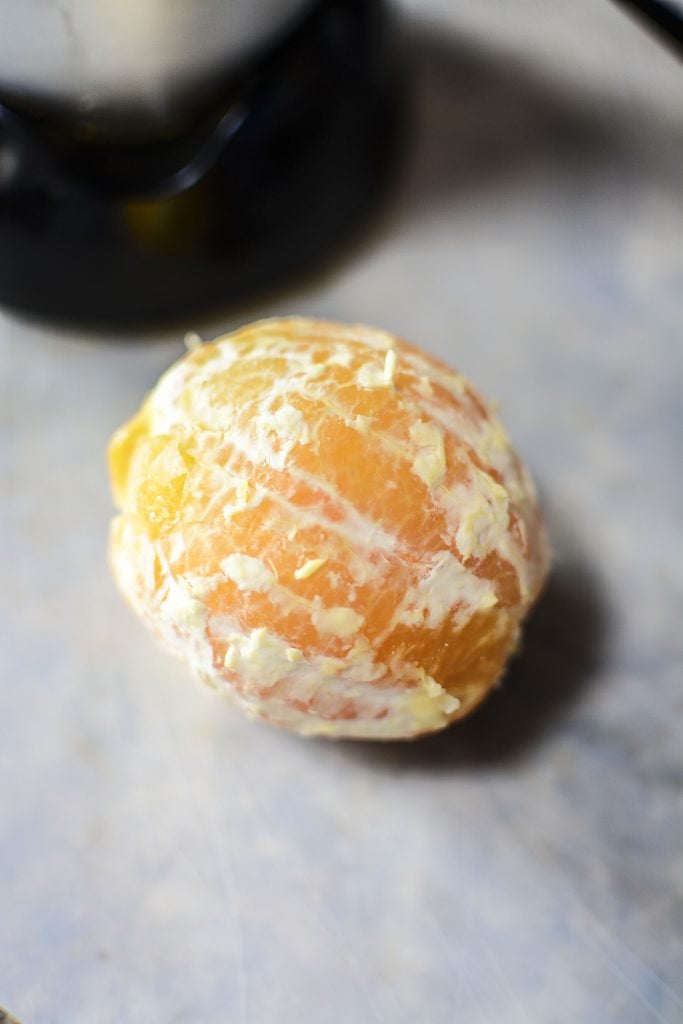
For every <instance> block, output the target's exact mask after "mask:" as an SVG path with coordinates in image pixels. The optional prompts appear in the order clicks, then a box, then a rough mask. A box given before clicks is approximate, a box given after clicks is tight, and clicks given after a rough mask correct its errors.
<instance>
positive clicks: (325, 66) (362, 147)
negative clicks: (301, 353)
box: [0, 0, 401, 327]
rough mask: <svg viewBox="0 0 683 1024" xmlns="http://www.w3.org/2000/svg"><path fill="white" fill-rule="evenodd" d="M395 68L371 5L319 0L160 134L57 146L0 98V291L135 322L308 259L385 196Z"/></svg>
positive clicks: (221, 304) (191, 308)
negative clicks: (223, 90)
mask: <svg viewBox="0 0 683 1024" xmlns="http://www.w3.org/2000/svg"><path fill="white" fill-rule="evenodd" d="M399 63H400V62H399V59H398V53H397V37H396V34H395V31H394V25H393V21H392V19H391V16H390V14H389V13H388V12H387V10H386V7H385V5H384V3H382V2H380V0H325V2H323V3H319V4H317V5H316V6H315V7H314V8H313V10H312V12H311V13H310V14H309V15H308V17H307V18H306V19H305V20H304V21H303V22H302V23H301V24H300V25H299V26H298V27H297V28H296V29H295V30H294V31H293V33H292V34H291V36H290V37H289V38H288V39H287V40H286V41H285V42H284V43H283V45H281V46H279V47H278V48H277V49H276V50H275V51H274V52H273V53H271V54H270V55H269V56H268V57H267V58H266V59H264V60H263V61H262V62H261V63H260V64H258V65H257V66H256V67H252V68H251V69H249V71H248V72H247V73H245V74H244V75H243V76H242V77H241V79H240V81H239V82H238V83H237V84H236V85H235V84H233V85H232V86H231V88H230V92H229V95H228V97H227V98H224V100H223V103H222V104H221V106H220V108H218V109H215V110H214V111H213V113H212V114H211V115H210V117H209V118H208V120H207V121H205V123H204V124H202V125H201V126H200V127H199V128H195V129H194V130H193V131H192V132H185V133H184V134H183V135H182V136H180V137H178V138H176V139H174V140H171V141H165V142H163V143H156V144H154V145H149V146H140V145H136V146H135V147H123V146H120V145H119V146H113V145H105V144H103V143H102V142H101V141H99V142H97V143H96V144H95V143H92V142H88V143H84V142H82V141H81V142H77V143H76V142H74V141H73V140H68V139H67V141H64V136H63V135H60V134H58V133H55V132H54V130H50V129H45V127H44V126H42V125H41V126H38V127H37V126H36V125H35V124H34V123H32V122H31V121H29V120H28V119H27V118H25V117H21V116H19V115H17V113H16V112H11V111H10V110H8V109H7V108H6V107H4V108H3V107H1V106H0V303H2V304H4V305H7V306H10V307H14V308H16V309H20V310H23V311H27V312H30V313H32V314H34V315H38V316H41V317H46V318H49V319H52V320H60V321H63V322H69V323H72V324H81V325H89V326H97V327H109V326H112V327H134V326H141V325H151V324H154V323H160V322H170V321H173V320H177V319H186V318H187V317H188V316H189V315H197V316H198V315H200V314H202V313H207V312H210V311H212V310H218V309H225V308H227V307H229V306H230V305H231V304H233V305H234V304H236V303H241V302H243V301H244V300H246V299H248V298H251V297H253V296H254V295H255V294H256V293H258V292H259V291H261V290H263V289H266V288H271V287H273V286H275V285H280V284H283V283H285V282H287V281H291V280H293V279H294V278H296V276H297V275H300V274H303V273H305V272H309V271H311V270H313V269H314V268H316V266H317V265H319V264H320V263H321V262H322V261H323V260H324V259H325V258H327V257H328V256H329V254H330V253H331V251H333V250H334V248H335V247H336V246H338V245H339V244H340V243H342V242H343V241H344V240H346V239H347V238H348V236H349V235H350V233H351V232H352V230H353V229H354V227H357V226H358V224H359V222H360V221H362V219H363V218H364V217H365V216H366V215H367V214H368V213H369V212H370V211H371V210H372V208H373V207H374V206H375V204H376V201H377V200H378V198H379V197H380V195H381V194H382V191H383V186H384V184H385V182H386V178H387V174H388V172H389V170H390V168H391V166H392V164H393V163H394V161H395V152H396V145H397V141H398V137H399V135H400V132H401V116H400V110H401V87H400V69H399Z"/></svg>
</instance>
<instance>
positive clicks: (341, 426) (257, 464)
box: [110, 319, 547, 737]
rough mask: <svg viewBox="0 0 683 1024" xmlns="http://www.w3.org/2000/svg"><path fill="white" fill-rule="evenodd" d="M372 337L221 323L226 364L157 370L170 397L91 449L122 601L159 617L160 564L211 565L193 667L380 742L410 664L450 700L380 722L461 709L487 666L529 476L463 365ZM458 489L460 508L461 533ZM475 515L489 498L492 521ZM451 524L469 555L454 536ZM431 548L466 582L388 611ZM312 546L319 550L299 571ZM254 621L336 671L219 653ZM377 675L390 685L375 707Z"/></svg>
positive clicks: (181, 628)
mask: <svg viewBox="0 0 683 1024" xmlns="http://www.w3.org/2000/svg"><path fill="white" fill-rule="evenodd" d="M368 339H369V341H370V344H368ZM385 339H388V336H386V335H383V334H379V333H377V335H376V334H375V333H374V332H371V331H370V330H369V329H360V328H345V327H342V326H340V325H330V324H326V323H321V322H316V321H304V320H298V319H297V320H284V321H265V322H263V323H261V324H256V325H254V326H253V327H250V328H245V329H243V330H242V331H240V332H237V333H236V334H234V335H232V336H229V337H228V339H227V342H228V344H229V348H230V352H231V353H232V355H231V357H230V359H229V360H227V361H226V360H225V358H224V349H225V344H224V343H217V344H207V345H204V346H202V347H201V348H200V349H198V350H197V351H195V352H192V353H190V354H189V355H188V356H186V357H185V359H184V360H183V361H182V363H181V364H179V365H178V366H176V367H175V368H173V369H172V370H171V371H170V372H169V375H167V376H170V375H173V374H175V377H174V386H173V387H172V388H170V389H169V388H168V387H167V392H168V391H171V392H172V400H169V399H168V397H167V396H165V397H163V401H162V399H161V398H160V397H159V394H158V392H156V391H155V392H153V393H152V395H151V396H150V398H148V400H147V402H146V403H145V405H143V407H142V409H141V411H140V412H139V413H138V415H137V416H136V417H134V418H133V419H132V420H131V421H130V422H129V423H128V424H126V425H125V426H124V427H122V428H121V430H120V431H118V432H117V434H116V435H115V437H114V438H113V440H112V444H111V448H110V465H111V475H112V482H113V489H114V493H115V497H116V499H117V503H118V504H119V506H120V508H121V516H120V517H119V518H118V519H117V520H115V524H114V529H113V533H112V560H113V564H114V568H115V571H116V573H117V576H118V578H119V580H120V582H121V586H122V587H123V589H124V591H125V592H126V594H127V596H128V597H129V599H130V600H131V601H132V603H133V604H134V606H135V607H136V608H137V609H138V610H139V611H140V612H141V614H142V615H143V616H144V618H145V619H146V620H147V621H148V622H149V623H150V624H151V625H152V627H153V628H157V625H158V623H157V619H158V617H159V615H160V609H162V607H163V602H164V600H165V597H166V596H167V595H168V590H169V579H170V580H171V581H175V580H185V579H188V578H191V579H192V580H195V581H196V580H197V579H198V578H201V579H202V580H204V581H209V583H208V584H207V585H206V586H205V587H203V588H200V590H201V593H200V594H199V598H198V599H199V602H200V604H201V608H202V609H203V611H202V614H201V616H200V618H201V620H202V629H201V632H202V633H203V639H204V641H205V643H206V644H208V648H209V649H210V660H211V668H208V667H207V662H206V661H205V662H204V666H203V669H202V672H201V674H202V675H203V676H204V678H207V675H208V676H212V678H209V679H208V681H210V682H212V683H213V684H214V685H218V686H220V687H222V688H225V689H227V690H228V691H230V692H232V693H233V695H235V696H236V697H238V698H239V699H240V700H241V703H243V706H245V709H246V710H247V711H250V712H251V713H253V714H256V715H258V716H260V717H263V718H268V719H271V720H273V721H275V722H277V723H279V724H284V725H290V727H292V728H299V729H300V731H311V732H315V731H321V732H325V733H327V734H335V733H336V731H337V730H336V725H339V730H338V731H339V734H342V735H369V736H374V735H377V736H379V737H381V736H383V735H384V733H383V732H382V722H383V721H384V720H391V717H392V703H391V702H392V701H396V700H398V699H400V698H401V695H402V693H403V692H405V693H413V692H415V693H422V691H423V690H424V679H425V678H428V679H429V680H432V681H434V682H435V683H436V684H438V687H439V688H442V689H443V691H445V693H446V694H448V695H451V696H452V697H455V698H456V700H455V701H451V702H450V703H446V705H444V706H445V707H446V708H447V709H449V710H446V711H444V712H442V713H441V715H440V716H439V715H437V714H436V713H435V714H434V715H431V714H427V713H426V712H425V713H423V710H421V709H423V704H424V701H423V702H419V701H418V702H417V704H416V705H415V707H416V712H415V715H414V716H413V719H414V720H412V722H411V718H410V714H408V715H407V716H406V715H405V714H403V713H402V717H401V722H404V724H403V725H399V724H396V723H394V725H393V726H391V728H390V729H389V735H412V734H414V733H415V734H417V733H420V732H425V731H430V730H431V729H432V728H441V727H443V725H445V724H447V723H448V721H451V720H453V719H454V718H457V717H461V716H462V715H463V714H466V713H467V712H468V711H469V710H470V709H471V707H473V706H474V705H475V704H476V703H478V702H479V700H480V699H481V697H482V696H483V695H484V694H485V692H486V691H487V690H488V689H489V688H490V687H491V686H492V685H493V684H494V683H495V681H496V680H497V679H498V677H499V675H500V673H501V671H502V669H503V667H504V664H505V661H506V659H507V657H508V656H509V654H510V653H511V651H512V649H513V648H514V646H515V643H516V637H517V634H518V628H519V623H520V621H521V618H522V617H523V615H524V614H525V612H526V610H527V609H528V607H529V606H530V605H531V603H532V602H533V600H534V599H535V597H536V595H537V593H538V591H539V589H540V586H541V584H542V581H543V578H544V575H545V571H546V565H547V553H546V547H545V540H544V536H543V529H542V524H541V520H540V515H539V511H538V507H537V504H536V500H535V495H534V492H533V487H532V485H531V484H530V481H529V480H528V477H527V476H526V474H525V473H524V471H523V469H522V467H521V464H520V463H519V460H518V459H517V457H516V455H515V454H514V453H513V452H512V450H511V449H510V448H509V444H508V442H507V439H506V438H505V435H504V434H503V433H502V428H500V425H499V424H498V423H497V421H496V420H495V419H494V417H493V416H492V414H491V413H489V412H488V410H487V409H486V407H485V406H484V404H483V402H482V400H481V399H480V398H479V397H478V396H477V395H476V394H475V393H474V392H473V390H472V388H471V387H470V386H469V385H468V384H467V383H466V382H464V381H463V379H462V378H456V376H455V375H454V374H453V373H452V371H449V370H447V368H445V367H444V366H442V364H440V363H438V362H437V361H436V360H434V359H432V358H430V357H428V356H426V355H424V354H422V353H419V352H418V351H417V350H415V349H412V348H411V347H409V346H407V345H405V344H404V343H402V342H398V341H396V340H395V339H389V340H385ZM389 350H391V351H393V352H395V364H396V365H395V369H394V371H393V375H392V376H391V381H390V383H388V384H387V383H384V382H383V379H382V374H383V373H386V378H387V380H388V378H389V376H390V371H391V369H392V367H391V366H390V364H389V363H388V362H386V361H387V359H388V358H389V359H390V360H391V359H393V358H394V357H393V356H392V357H387V355H386V353H387V351H389ZM340 353H341V355H340ZM233 357H234V358H233ZM337 357H338V358H339V361H337V362H335V358H337ZM344 364H346V365H344ZM385 366H386V367H387V369H386V371H385ZM212 367H215V370H214V369H213V368H212ZM363 367H366V368H367V367H370V370H369V371H368V370H363ZM364 374H365V376H364ZM368 374H370V376H368ZM373 375H374V376H373ZM368 381H369V383H368ZM378 381H379V383H377V382H378ZM162 406H163V408H162ZM359 417H360V418H359ZM416 425H417V427H416ZM420 429H422V433H420ZM426 430H431V431H432V433H431V434H425V431H426ZM434 431H436V432H437V435H436V436H439V435H440V437H441V439H442V456H443V460H442V461H443V465H441V464H440V463H438V459H439V458H440V457H441V455H440V450H439V448H438V444H437V446H436V448H429V445H427V446H426V447H425V446H424V445H422V444H421V441H422V440H423V435H424V436H426V437H432V436H433V434H434ZM479 442H481V443H479ZM421 451H422V452H423V453H424V452H426V453H427V457H428V458H430V459H432V460H437V463H438V464H437V465H436V469H437V470H439V466H440V467H441V468H440V470H439V472H438V473H436V476H435V479H433V480H432V479H431V476H430V474H431V469H430V468H429V467H431V466H432V463H431V462H427V463H425V465H427V467H428V470H427V471H425V472H421V471H420V470H419V469H418V470H416V465H418V462H417V461H416V460H417V459H418V457H419V456H420V452H421ZM435 472H436V470H435ZM432 475H433V474H432ZM482 481H483V483H482ZM482 486H483V487H484V490H483V491H481V493H480V490H478V488H481V487H482ZM496 487H497V488H498V491H496ZM458 495H462V501H463V502H464V505H465V506H466V507H469V506H468V502H469V503H470V505H471V508H472V509H473V510H474V511H472V516H473V517H474V518H472V522H473V523H474V524H475V528H473V532H472V537H470V534H468V533H467V531H466V529H465V528H466V527H467V523H468V522H469V520H466V519H465V513H464V512H463V514H460V512H459V510H458ZM482 495H483V497H482ZM490 495H493V496H494V498H495V501H497V502H498V505H499V506H500V508H502V509H503V513H500V512H499V511H498V512H496V510H495V509H494V507H493V506H494V498H490ZM503 495H505V497H503ZM487 496H488V497H487ZM473 502H474V504H472V503H473ZM487 502H489V504H490V506H491V510H490V520H491V523H490V524H489V523H488V521H487V520H486V515H487V508H488V505H487ZM482 510H483V511H482ZM494 513H495V514H499V515H500V514H502V515H503V519H502V520H501V522H502V526H501V527H500V528H499V534H498V535H495V536H494V535H493V525H491V524H493V523H494V519H495V515H494ZM482 516H483V519H482ZM481 524H483V525H481ZM487 530H488V532H489V534H491V536H488V534H487V532H486V531H487ZM463 531H464V532H463ZM477 531H479V532H477ZM482 531H483V533H484V535H485V536H486V537H488V540H487V543H486V544H485V545H484V547H483V548H482V543H480V534H481V533H482ZM462 537H465V538H466V539H467V538H469V539H470V540H471V541H472V544H474V547H475V549H476V550H475V551H474V552H468V550H465V551H462V550H460V546H459V538H460V543H463V541H462ZM468 543H469V541H468ZM141 552H144V553H145V557H144V559H142V558H141ZM236 553H238V554H239V556H247V558H251V559H255V560H257V561H258V564H259V565H260V566H261V567H262V568H263V571H264V572H265V574H266V577H267V583H266V584H264V585H263V586H259V587H255V586H254V587H251V586H250V587H246V588H245V587H244V586H242V585H241V584H240V583H239V581H236V580H234V579H231V578H230V577H229V575H228V574H226V571H225V563H226V559H228V560H229V559H230V556H234V555H235V554H236ZM511 553H512V554H511ZM447 556H449V557H450V556H452V558H453V559H454V560H455V562H457V563H459V565H461V566H463V581H464V584H465V583H466V586H465V588H464V590H463V593H462V594H460V593H459V592H457V591H454V592H452V593H451V594H450V596H449V598H448V602H447V603H448V610H447V612H446V613H445V614H437V613H436V612H433V611H432V610H430V608H431V605H430V604H429V601H430V600H432V598H431V597H430V598H429V600H427V601H426V604H427V607H421V606H419V601H418V605H417V606H416V607H417V611H415V610H414V609H413V614H410V613H408V614H401V609H402V608H403V609H404V611H405V609H406V604H405V602H406V595H413V597H415V596H416V595H420V594H422V593H426V592H427V590H428V582H427V583H425V580H426V578H427V577H428V574H429V572H430V571H433V569H434V566H435V565H436V564H437V563H439V560H441V561H443V560H444V559H445V558H446V557H447ZM513 556H514V557H513ZM136 559H137V560H138V561H140V562H141V564H136ZM150 562H153V569H150ZM309 562H311V563H317V562H321V563H322V564H320V565H319V566H317V567H316V568H315V569H314V570H312V571H311V572H310V575H305V573H303V572H302V567H303V566H305V565H306V564H307V563H309ZM249 564H251V563H249ZM449 565H452V562H450V561H449ZM297 570H299V576H300V577H301V578H297V575H295V574H297ZM420 588H422V589H420ZM473 588H474V589H473ZM484 593H485V598H484V599H482V600H481V601H479V603H477V601H475V600H473V597H472V595H473V594H475V595H479V596H481V594H484ZM409 603H410V602H409ZM423 603H424V602H423ZM442 603H443V602H442ZM333 609H346V610H349V609H350V610H351V611H352V612H353V613H354V618H353V623H355V624H357V628H355V629H351V628H350V626H347V624H346V619H343V617H342V618H340V617H339V616H337V618H334V615H333V617H332V620H330V621H332V622H333V625H334V624H335V623H337V619H339V621H340V622H342V619H343V628H329V623H328V619H329V616H328V617H327V618H326V613H328V612H329V611H330V610H333ZM409 611H410V609H408V612H409ZM347 617H348V616H347ZM227 623H229V628H227V627H226V624H227ZM321 623H322V625H321ZM326 623H327V625H325V624H326ZM169 628H170V632H171V634H173V635H175V636H176V637H177V644H175V643H174V641H173V636H171V639H170V641H169ZM197 628H198V627H197ZM260 629H266V630H267V631H268V635H269V636H272V637H273V638H275V639H276V640H277V641H278V642H282V644H284V645H286V646H287V647H288V648H291V649H293V650H295V651H298V652H299V656H300V657H301V660H302V662H303V664H305V665H306V666H312V665H313V664H318V663H319V662H320V658H321V657H322V658H328V659H330V658H331V659H339V661H340V662H342V663H343V664H340V666H339V672H338V673H337V675H338V679H337V680H336V682H333V680H334V679H335V677H334V674H333V671H332V670H333V668H334V665H332V667H331V668H329V667H328V669H326V673H327V674H321V673H320V672H318V676H319V678H318V677H316V679H315V680H314V684H313V683H312V684H311V685H308V684H307V685H306V686H305V687H303V689H302V687H301V686H300V685H298V683H297V679H298V677H297V676H296V673H290V672H289V671H288V673H286V674H284V675H283V676H282V678H275V679H273V678H269V679H268V680H262V681H261V682H259V679H258V678H257V677H255V676H254V673H250V675H249V678H248V679H245V674H244V671H240V668H239V667H234V668H231V667H230V663H231V661H230V658H231V656H230V651H229V647H230V645H231V643H232V640H231V637H233V638H234V636H235V635H236V633H235V631H237V634H239V635H240V636H243V637H250V636H253V635H254V631H258V630H260ZM158 631H159V632H160V633H161V634H162V635H163V636H164V637H165V639H166V642H167V643H169V642H170V645H171V646H174V647H176V649H177V650H178V651H181V650H182V647H183V643H184V642H185V641H186V640H188V636H189V633H190V632H191V630H190V628H189V626H187V624H186V623H183V622H177V623H170V627H169V624H168V623H167V624H166V626H165V627H164V629H163V630H158ZM186 634H188V636H186ZM188 642H189V641H188ZM367 652H370V656H371V661H372V664H373V665H374V667H375V670H374V671H373V675H374V678H373V679H368V680H362V679H361V680H360V681H359V685H358V686H355V685H351V684H349V685H348V687H346V689H345V688H344V685H343V681H344V678H345V677H344V671H345V666H347V665H348V666H350V665H351V664H352V662H353V660H354V658H356V659H357V658H358V657H359V656H360V655H361V654H362V655H363V656H366V655H367ZM297 657H298V656H297ZM226 661H227V665H226ZM271 675H272V674H271ZM340 681H341V685H340ZM429 685H431V683H430V684H429ZM359 687H360V690H359ZM368 687H370V688H371V689H372V690H373V691H375V692H374V694H373V695H372V700H366V696H367V689H368ZM421 688H422V689H421ZM382 689H384V690H385V691H391V692H387V696H386V699H385V700H384V702H383V701H382V699H381V698H380V697H378V693H379V691H380V690H382ZM432 689H433V687H432ZM332 691H334V693H333V697H331V693H332ZM397 694H398V697H397ZM441 703H442V705H443V700H442V701H441ZM368 721H374V722H376V723H378V724H377V728H376V731H375V732H373V728H374V727H373V726H372V725H368ZM397 721H398V720H397ZM354 722H357V723H361V725H359V727H358V728H357V729H354ZM301 723H303V725H302V724H301ZM318 723H320V728H319V729H318V728H317V724H318ZM309 725H310V728H308V726H309Z"/></svg>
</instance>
